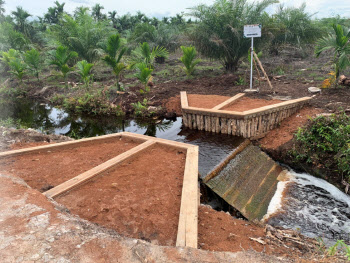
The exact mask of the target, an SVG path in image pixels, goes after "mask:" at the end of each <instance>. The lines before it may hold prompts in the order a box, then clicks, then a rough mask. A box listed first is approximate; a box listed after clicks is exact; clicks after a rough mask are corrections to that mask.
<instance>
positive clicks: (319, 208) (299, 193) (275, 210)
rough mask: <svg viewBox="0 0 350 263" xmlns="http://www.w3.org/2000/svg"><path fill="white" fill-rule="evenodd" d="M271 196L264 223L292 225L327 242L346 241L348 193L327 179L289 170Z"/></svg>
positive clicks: (349, 219) (349, 237)
mask: <svg viewBox="0 0 350 263" xmlns="http://www.w3.org/2000/svg"><path fill="white" fill-rule="evenodd" d="M291 174H292V177H291V178H290V179H289V181H286V182H280V183H279V185H278V190H277V192H276V194H275V196H274V198H273V199H272V201H271V203H270V206H269V211H268V213H269V214H270V216H269V217H268V219H267V223H269V224H271V225H274V226H281V227H284V228H292V229H294V230H297V231H300V232H301V233H302V234H304V235H307V236H309V237H312V238H322V239H323V240H324V242H325V243H326V244H327V245H331V244H333V243H334V242H335V241H337V240H340V239H341V240H345V241H346V242H347V243H350V196H348V195H346V194H345V193H343V192H341V191H340V190H339V189H337V188H336V187H335V186H333V185H331V184H329V183H328V182H326V181H324V180H322V179H318V178H315V177H313V176H311V175H308V174H304V173H296V172H293V171H291Z"/></svg>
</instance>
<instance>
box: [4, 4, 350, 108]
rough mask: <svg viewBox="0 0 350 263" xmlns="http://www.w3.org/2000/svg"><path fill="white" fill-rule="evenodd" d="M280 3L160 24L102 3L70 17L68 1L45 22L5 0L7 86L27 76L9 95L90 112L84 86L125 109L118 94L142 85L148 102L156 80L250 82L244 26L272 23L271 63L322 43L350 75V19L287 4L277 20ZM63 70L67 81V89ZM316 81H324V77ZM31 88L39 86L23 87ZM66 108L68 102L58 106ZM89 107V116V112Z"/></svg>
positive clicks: (198, 13) (196, 12) (264, 50)
mask: <svg viewBox="0 0 350 263" xmlns="http://www.w3.org/2000/svg"><path fill="white" fill-rule="evenodd" d="M277 2H278V1H276V0H263V1H258V2H251V1H247V0H235V1H234V0H215V1H214V3H213V4H212V5H199V6H196V7H193V8H192V9H190V11H189V12H188V13H187V14H178V15H176V16H173V17H164V18H162V19H157V18H155V17H148V16H146V15H145V14H143V13H142V12H137V13H136V14H125V15H119V14H118V12H117V11H116V10H111V11H110V12H108V13H107V12H105V9H104V7H103V6H102V5H101V4H98V3H97V4H95V6H93V7H92V8H87V7H83V6H81V7H78V8H77V9H76V10H74V12H72V13H69V12H68V10H66V9H65V8H66V5H65V3H64V2H59V1H55V2H54V4H53V6H52V7H49V8H48V10H47V11H46V12H45V13H44V14H43V15H42V16H41V17H34V16H32V15H31V14H30V13H29V12H27V11H26V10H24V9H23V8H22V7H20V6H19V7H17V8H16V9H15V10H14V11H13V12H11V13H10V14H9V15H6V14H5V7H6V5H5V3H4V1H1V0H0V60H1V64H2V67H1V69H0V71H1V73H2V76H3V81H7V80H8V79H9V78H13V79H18V81H11V80H9V81H8V82H7V83H6V85H5V86H6V88H7V89H9V90H10V89H13V88H14V89H17V87H21V89H22V90H27V91H28V92H27V94H28V95H33V94H34V93H35V92H37V91H38V90H35V88H34V87H36V88H37V89H39V88H40V89H42V88H43V87H53V88H55V91H56V90H57V92H58V93H59V94H58V95H62V94H61V93H64V96H66V97H69V96H71V97H72V98H73V99H74V103H66V104H67V105H68V106H70V105H73V106H74V107H73V106H72V107H69V108H70V110H73V109H75V110H77V111H81V108H82V107H87V109H95V108H101V107H99V106H96V107H95V106H94V107H90V106H89V104H90V102H91V99H90V98H89V96H88V95H86V96H85V95H82V94H81V92H82V91H79V89H78V88H77V87H78V85H80V84H79V82H80V81H81V82H83V83H84V85H85V87H89V92H90V93H89V94H90V95H91V94H94V95H96V94H97V95H96V96H97V97H98V98H99V99H101V100H105V101H103V102H100V101H99V102H98V103H97V104H96V105H101V104H103V105H104V106H106V105H113V103H121V104H123V103H124V102H125V101H123V100H122V99H120V100H119V98H117V97H118V96H120V97H121V96H126V95H123V94H124V93H123V91H126V92H127V94H132V90H133V87H134V86H135V85H137V83H139V84H140V85H139V87H137V89H139V91H140V93H141V94H143V95H144V96H145V97H146V98H147V96H150V94H149V91H150V89H151V87H152V84H153V81H157V82H162V81H164V82H165V81H171V80H172V81H182V80H185V79H186V77H187V78H188V77H189V76H193V75H194V72H195V71H196V74H195V78H200V77H201V76H204V75H205V76H206V77H211V76H217V75H218V74H220V73H221V72H222V71H224V70H229V71H236V70H237V69H238V68H239V67H240V72H239V75H241V76H245V75H246V72H241V70H242V69H243V70H244V71H246V70H247V61H246V58H247V55H248V56H249V49H250V40H249V39H246V38H244V37H243V26H244V25H246V24H253V23H259V24H262V30H263V37H262V38H259V39H256V41H255V47H256V52H257V53H258V54H264V56H265V54H266V56H268V53H269V52H274V50H276V52H277V53H278V52H280V51H281V50H284V47H285V46H287V45H293V48H295V47H296V48H299V49H300V50H301V51H303V50H304V47H305V45H308V44H314V43H315V42H316V40H317V38H319V37H322V39H321V40H319V41H318V42H317V43H318V49H317V50H316V53H317V55H319V54H321V53H324V51H325V50H327V49H333V51H334V52H335V55H334V64H335V65H336V68H337V69H339V72H341V71H343V70H344V69H346V67H347V65H348V62H349V50H348V49H349V47H348V46H349V41H347V40H348V39H349V34H348V30H346V29H345V28H346V27H348V26H350V24H349V22H348V20H347V19H345V18H341V17H333V18H325V19H315V18H314V17H313V14H309V13H307V12H306V8H305V5H301V6H300V7H299V8H292V7H288V8H287V7H284V6H282V5H281V6H280V7H279V8H277V9H276V12H274V13H272V14H271V13H267V12H266V11H265V10H266V9H267V8H271V6H272V5H273V4H274V3H277ZM186 17H191V18H192V19H191V18H190V19H187V18H186ZM193 17H194V18H196V19H194V20H193ZM332 24H337V26H336V27H334V29H333V31H335V34H334V33H332V32H331V31H332ZM338 25H341V27H340V26H338ZM341 29H342V30H341ZM328 34H330V35H329V36H327V35H328ZM329 38H330V39H329ZM326 39H328V40H329V41H328V40H327V41H328V42H327V41H326ZM322 41H323V42H322ZM322 44H323V45H322ZM326 44H327V45H326ZM332 45H333V46H332ZM180 48H181V49H180ZM179 51H182V55H181V58H180V61H181V63H182V64H183V67H182V69H183V70H182V69H181V67H180V66H179V64H180V62H179V57H178V52H179ZM170 52H171V54H170ZM199 55H200V56H201V60H199V59H198V57H199ZM259 56H260V55H259ZM77 61H79V62H77ZM174 61H175V62H174ZM199 61H202V63H201V65H198V63H199ZM161 63H163V65H160V64H161ZM92 65H94V66H92ZM282 66H283V65H281V67H280V68H278V69H277V68H276V69H275V70H269V71H270V72H268V73H269V74H271V73H272V72H273V73H274V74H278V75H283V74H284V73H286V72H287V71H286V68H284V67H282ZM92 67H93V69H92ZM53 69H55V70H57V71H58V72H59V73H60V75H62V76H63V78H64V84H65V86H66V89H64V88H63V83H61V82H60V75H58V74H55V73H54V72H53ZM316 70H317V69H315V71H316ZM92 71H93V74H92ZM339 72H338V73H339ZM113 75H114V76H115V78H114V79H113ZM152 75H153V76H154V78H153V76H152ZM300 75H302V73H300ZM310 77H312V78H314V79H316V77H317V78H318V79H321V76H319V77H318V76H311V75H310ZM92 80H93V81H94V85H91V83H92ZM24 82H25V83H26V85H28V86H30V87H31V89H23V86H24V85H23V83H24ZM68 83H69V85H68ZM332 83H333V82H332ZM245 84H246V83H245V80H244V78H243V77H241V78H240V79H238V80H237V82H236V85H245ZM39 86H40V87H39ZM115 87H116V89H115ZM101 90H108V91H109V92H110V94H111V95H112V96H107V95H108V94H106V96H100V95H98V93H99V92H101ZM129 91H131V92H129ZM31 92H32V93H33V94H32V93H31ZM84 92H86V90H85V91H84ZM51 96H55V95H51ZM77 101H78V102H77ZM59 102H60V103H63V102H64V100H58V101H57V102H56V103H59ZM66 102H67V100H66ZM80 102H81V103H80ZM85 102H86V103H85ZM95 102H96V101H94V102H93V103H95ZM76 106H77V107H76ZM104 106H103V107H104ZM124 106H125V107H124ZM103 107H102V108H103ZM125 108H128V112H130V108H131V104H130V103H129V104H128V105H123V109H125ZM87 109H86V110H84V112H88V110H87ZM96 112H99V113H103V112H107V113H108V110H94V113H96Z"/></svg>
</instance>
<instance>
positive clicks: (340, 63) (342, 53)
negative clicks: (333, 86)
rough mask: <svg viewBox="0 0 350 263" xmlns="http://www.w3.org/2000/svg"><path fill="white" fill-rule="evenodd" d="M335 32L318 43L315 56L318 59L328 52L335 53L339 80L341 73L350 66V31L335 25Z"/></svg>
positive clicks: (335, 65)
mask: <svg viewBox="0 0 350 263" xmlns="http://www.w3.org/2000/svg"><path fill="white" fill-rule="evenodd" d="M333 30H334V34H330V35H328V36H327V37H323V38H321V39H319V40H318V41H317V43H316V48H315V54H316V56H317V57H318V56H319V55H320V54H322V53H323V52H324V51H326V50H332V51H333V53H334V57H333V63H334V67H335V76H336V78H337V79H338V77H339V74H340V72H341V71H342V70H344V69H346V68H347V67H348V66H350V42H349V41H350V30H349V29H345V28H344V27H342V26H341V25H336V24H334V25H333Z"/></svg>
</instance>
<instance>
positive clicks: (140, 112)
mask: <svg viewBox="0 0 350 263" xmlns="http://www.w3.org/2000/svg"><path fill="white" fill-rule="evenodd" d="M147 104H148V101H147V99H144V100H143V101H142V102H140V101H138V102H136V103H131V106H132V107H133V109H134V114H135V116H138V117H145V116H146V115H148V110H147Z"/></svg>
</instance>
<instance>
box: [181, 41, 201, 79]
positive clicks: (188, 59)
mask: <svg viewBox="0 0 350 263" xmlns="http://www.w3.org/2000/svg"><path fill="white" fill-rule="evenodd" d="M181 50H182V52H183V55H182V57H181V58H180V60H181V62H182V63H183V64H184V66H185V67H184V68H183V69H184V70H185V72H186V74H187V76H191V75H192V74H193V72H194V68H195V66H196V65H197V64H198V63H199V62H200V61H201V60H200V59H196V56H197V52H196V48H195V47H192V46H190V47H185V46H181Z"/></svg>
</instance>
